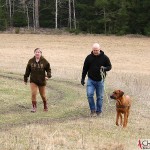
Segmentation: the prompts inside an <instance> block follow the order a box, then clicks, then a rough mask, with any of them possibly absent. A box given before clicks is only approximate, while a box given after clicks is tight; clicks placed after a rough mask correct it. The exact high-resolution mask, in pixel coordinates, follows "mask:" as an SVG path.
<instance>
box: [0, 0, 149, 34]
mask: <svg viewBox="0 0 150 150" xmlns="http://www.w3.org/2000/svg"><path fill="white" fill-rule="evenodd" d="M26 5H27V7H28V14H29V25H30V26H31V27H33V22H34V21H33V1H32V0H28V1H26ZM71 8H72V10H73V5H72V4H71ZM75 8H76V19H77V29H76V30H75V29H74V26H73V12H72V14H71V16H72V29H71V30H68V31H69V32H71V33H75V34H78V33H80V32H83V33H93V34H101V33H102V34H117V35H123V34H143V35H149V34H150V27H149V26H150V22H149V20H150V0H142V1H141V0H132V1H130V0H94V1H91V0H84V1H79V0H76V1H75ZM9 15H10V14H9V6H8V7H6V5H5V0H0V30H5V29H7V27H8V26H13V27H25V26H27V12H26V7H25V5H24V4H23V3H21V2H20V1H19V0H15V1H14V5H13V7H12V19H10V16H9ZM68 17H69V9H68V0H61V1H59V2H58V28H68V27H69V24H68ZM39 23H40V27H44V28H55V1H54V0H53V1H48V0H40V6H39Z"/></svg>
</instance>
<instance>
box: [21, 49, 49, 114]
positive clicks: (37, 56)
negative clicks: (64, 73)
mask: <svg viewBox="0 0 150 150" xmlns="http://www.w3.org/2000/svg"><path fill="white" fill-rule="evenodd" d="M45 72H47V74H46V73H45ZM29 76H30V87H31V93H32V110H31V112H36V108H37V107H36V96H37V90H38V89H39V92H40V95H41V98H42V100H43V104H44V111H48V107H47V99H46V93H45V86H46V80H48V78H51V68H50V64H49V62H48V61H47V60H46V59H45V58H44V57H43V56H42V51H41V50H40V48H36V49H35V50H34V57H33V58H31V59H30V60H29V62H28V64H27V67H26V72H25V75H24V82H25V84H27V81H28V77H29Z"/></svg>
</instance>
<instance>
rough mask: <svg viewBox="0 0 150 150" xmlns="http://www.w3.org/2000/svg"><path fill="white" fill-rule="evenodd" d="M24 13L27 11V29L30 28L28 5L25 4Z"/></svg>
mask: <svg viewBox="0 0 150 150" xmlns="http://www.w3.org/2000/svg"><path fill="white" fill-rule="evenodd" d="M26 13H27V22H28V30H29V28H30V19H29V9H28V5H27V4H26Z"/></svg>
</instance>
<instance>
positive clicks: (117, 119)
mask: <svg viewBox="0 0 150 150" xmlns="http://www.w3.org/2000/svg"><path fill="white" fill-rule="evenodd" d="M119 116H120V113H119V112H118V111H117V117H116V125H117V126H119V124H118V121H119Z"/></svg>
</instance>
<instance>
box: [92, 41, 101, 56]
mask: <svg viewBox="0 0 150 150" xmlns="http://www.w3.org/2000/svg"><path fill="white" fill-rule="evenodd" d="M100 50H101V48H100V45H99V44H98V43H94V44H93V46H92V52H93V54H94V55H96V56H97V55H99V54H100Z"/></svg>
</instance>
